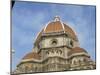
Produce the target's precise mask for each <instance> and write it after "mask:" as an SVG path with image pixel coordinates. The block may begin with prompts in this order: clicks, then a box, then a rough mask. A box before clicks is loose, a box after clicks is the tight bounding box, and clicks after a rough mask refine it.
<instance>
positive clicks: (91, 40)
mask: <svg viewBox="0 0 100 75" xmlns="http://www.w3.org/2000/svg"><path fill="white" fill-rule="evenodd" d="M95 10H96V8H95V6H87V5H68V4H48V3H35V2H15V5H14V7H13V9H12V49H14V50H15V53H14V54H13V56H12V69H15V66H16V65H17V64H18V63H19V62H20V61H21V59H22V58H23V56H25V55H26V54H27V53H29V52H30V51H32V48H33V46H34V45H33V44H34V40H35V37H36V35H37V33H38V32H39V31H40V30H41V28H43V27H44V26H45V25H46V23H48V22H49V21H52V20H53V19H54V17H55V16H56V15H58V16H60V18H61V20H62V21H63V22H64V23H67V24H68V25H69V26H70V27H71V28H72V29H73V30H74V31H75V32H76V35H77V36H78V39H79V42H80V47H82V48H84V49H85V50H86V51H87V52H88V53H89V55H90V56H91V58H92V59H93V60H95V51H96V50H95V34H96V32H95V28H96V25H95V24H96V20H95V19H96V18H95V17H96V16H95V14H96V12H95Z"/></svg>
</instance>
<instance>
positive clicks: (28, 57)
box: [23, 52, 40, 59]
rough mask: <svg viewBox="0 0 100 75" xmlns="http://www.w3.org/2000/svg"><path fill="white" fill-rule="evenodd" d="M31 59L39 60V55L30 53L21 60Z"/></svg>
mask: <svg viewBox="0 0 100 75" xmlns="http://www.w3.org/2000/svg"><path fill="white" fill-rule="evenodd" d="M31 58H34V59H40V55H39V54H37V53H35V52H30V53H28V54H27V55H26V56H24V58H23V59H31Z"/></svg>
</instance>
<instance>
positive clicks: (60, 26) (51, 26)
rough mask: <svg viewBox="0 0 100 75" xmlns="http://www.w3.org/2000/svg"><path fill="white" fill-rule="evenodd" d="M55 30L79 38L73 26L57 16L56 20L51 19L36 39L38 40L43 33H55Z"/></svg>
mask: <svg viewBox="0 0 100 75" xmlns="http://www.w3.org/2000/svg"><path fill="white" fill-rule="evenodd" d="M53 32H64V33H66V34H68V35H69V36H71V37H72V38H73V39H75V40H77V36H76V34H75V32H74V31H73V30H72V28H71V27H69V26H68V25H67V24H65V23H63V22H61V20H60V18H59V17H55V19H54V21H51V22H50V23H48V24H47V25H46V26H45V27H44V28H43V29H42V31H40V32H39V34H38V36H37V38H36V40H38V39H39V38H40V37H41V35H42V34H46V33H53Z"/></svg>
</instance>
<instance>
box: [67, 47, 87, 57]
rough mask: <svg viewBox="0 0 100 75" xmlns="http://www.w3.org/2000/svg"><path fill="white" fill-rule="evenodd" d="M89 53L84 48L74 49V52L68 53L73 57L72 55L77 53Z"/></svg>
mask: <svg viewBox="0 0 100 75" xmlns="http://www.w3.org/2000/svg"><path fill="white" fill-rule="evenodd" d="M82 52H84V53H87V51H86V50H84V49H83V48H80V47H75V48H72V50H71V51H70V52H69V53H68V55H69V56H70V55H72V54H75V53H82Z"/></svg>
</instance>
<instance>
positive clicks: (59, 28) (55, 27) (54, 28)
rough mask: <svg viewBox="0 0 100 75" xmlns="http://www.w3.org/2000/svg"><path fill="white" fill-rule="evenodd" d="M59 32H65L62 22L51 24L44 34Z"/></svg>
mask: <svg viewBox="0 0 100 75" xmlns="http://www.w3.org/2000/svg"><path fill="white" fill-rule="evenodd" d="M59 31H63V27H62V25H61V22H60V21H56V22H51V23H49V24H48V26H47V27H46V29H45V31H44V33H49V32H59Z"/></svg>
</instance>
